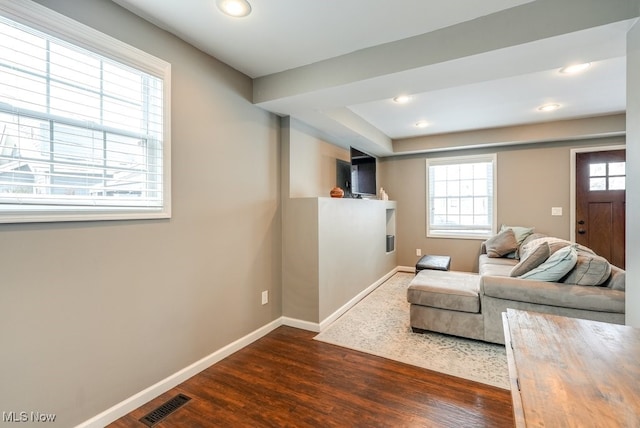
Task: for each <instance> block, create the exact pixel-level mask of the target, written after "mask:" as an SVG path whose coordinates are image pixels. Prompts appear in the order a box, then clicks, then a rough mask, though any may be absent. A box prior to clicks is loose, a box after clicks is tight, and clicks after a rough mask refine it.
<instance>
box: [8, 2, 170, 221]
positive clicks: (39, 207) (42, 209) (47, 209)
mask: <svg viewBox="0 0 640 428" xmlns="http://www.w3.org/2000/svg"><path fill="white" fill-rule="evenodd" d="M0 15H2V16H4V17H6V18H8V19H11V20H13V21H16V22H18V23H20V24H23V25H26V26H28V27H31V28H33V29H35V30H37V31H40V32H42V33H45V34H48V35H50V36H52V37H55V38H58V39H61V40H63V41H64V42H67V43H70V44H72V45H75V46H78V47H80V48H83V49H86V50H88V51H91V52H93V53H95V54H98V55H100V56H102V57H105V58H108V59H110V60H113V61H116V62H118V63H121V64H124V65H126V66H129V67H132V68H135V69H137V70H139V71H142V72H145V73H147V74H150V75H152V76H154V77H157V78H159V79H160V80H162V91H163V93H162V95H163V99H162V109H163V112H162V113H163V114H162V117H163V119H162V144H161V146H159V147H161V148H162V204H161V205H160V206H158V207H144V206H135V205H130V206H72V205H53V204H46V203H44V202H43V203H42V204H35V205H29V204H24V205H19V204H0V223H27V222H62V221H96V220H135V219H158V218H171V108H170V107H171V64H170V63H168V62H166V61H164V60H162V59H160V58H157V57H154V56H152V55H150V54H148V53H146V52H144V51H142V50H140V49H137V48H135V47H133V46H130V45H128V44H126V43H124V42H121V41H119V40H117V39H115V38H113V37H111V36H109V35H106V34H104V33H102V32H100V31H98V30H95V29H93V28H91V27H89V26H87V25H85V24H82V23H80V22H78V21H75V20H73V19H71V18H68V17H66V16H64V15H61V14H59V13H57V12H55V11H53V10H51V9H48V8H46V7H44V6H42V5H40V4H38V3H34V2H32V1H30V0H5V1H3V2H1V3H0Z"/></svg>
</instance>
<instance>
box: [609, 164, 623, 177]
mask: <svg viewBox="0 0 640 428" xmlns="http://www.w3.org/2000/svg"><path fill="white" fill-rule="evenodd" d="M609 175H625V162H611V163H609Z"/></svg>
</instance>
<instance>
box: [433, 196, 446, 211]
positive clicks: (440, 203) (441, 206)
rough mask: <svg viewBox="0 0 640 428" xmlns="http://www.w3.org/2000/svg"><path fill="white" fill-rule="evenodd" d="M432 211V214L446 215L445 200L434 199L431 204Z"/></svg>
mask: <svg viewBox="0 0 640 428" xmlns="http://www.w3.org/2000/svg"><path fill="white" fill-rule="evenodd" d="M432 211H433V213H434V214H446V213H447V200H446V198H434V199H433V203H432Z"/></svg>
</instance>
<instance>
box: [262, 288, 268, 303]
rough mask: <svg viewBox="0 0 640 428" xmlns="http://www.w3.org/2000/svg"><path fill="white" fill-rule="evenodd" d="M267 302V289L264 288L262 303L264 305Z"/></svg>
mask: <svg viewBox="0 0 640 428" xmlns="http://www.w3.org/2000/svg"><path fill="white" fill-rule="evenodd" d="M267 303H269V290H264V291H263V292H262V304H263V305H266V304H267Z"/></svg>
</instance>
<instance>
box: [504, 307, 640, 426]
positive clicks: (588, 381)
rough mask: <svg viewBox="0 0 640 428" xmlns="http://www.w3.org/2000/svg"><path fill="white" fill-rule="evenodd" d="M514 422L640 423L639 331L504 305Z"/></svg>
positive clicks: (573, 424)
mask: <svg viewBox="0 0 640 428" xmlns="http://www.w3.org/2000/svg"><path fill="white" fill-rule="evenodd" d="M502 317H503V324H504V331H505V346H506V349H507V360H508V366H509V378H510V382H511V396H512V398H513V411H514V418H515V423H516V426H517V427H547V428H549V427H580V428H583V427H616V428H617V427H640V329H636V328H632V327H628V326H622V325H617V324H609V323H603V322H597V321H587V320H580V319H575V318H567V317H560V316H555V315H547V314H540V313H535V312H527V311H519V310H513V309H508V310H507V312H506V313H503V314H502Z"/></svg>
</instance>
